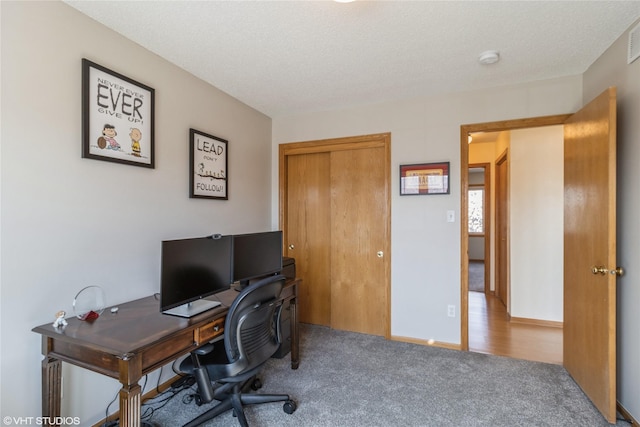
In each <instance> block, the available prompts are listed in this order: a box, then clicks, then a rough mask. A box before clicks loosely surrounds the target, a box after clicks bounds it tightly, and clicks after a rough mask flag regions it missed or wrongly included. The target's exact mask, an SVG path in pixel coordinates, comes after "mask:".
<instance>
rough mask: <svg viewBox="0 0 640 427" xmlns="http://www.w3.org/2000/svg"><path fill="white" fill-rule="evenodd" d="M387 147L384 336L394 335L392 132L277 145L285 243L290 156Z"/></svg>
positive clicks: (386, 337)
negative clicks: (392, 330)
mask: <svg viewBox="0 0 640 427" xmlns="http://www.w3.org/2000/svg"><path fill="white" fill-rule="evenodd" d="M380 147H382V148H384V153H385V154H384V155H385V162H384V165H385V166H384V176H385V187H386V188H387V190H388V191H387V201H386V203H387V206H386V209H387V212H389V214H388V215H387V218H385V219H384V221H385V222H386V224H385V230H386V236H385V237H384V246H385V247H384V248H383V253H384V258H383V260H384V277H385V280H384V282H385V283H384V285H385V288H386V289H385V295H386V305H387V306H386V308H385V317H386V319H385V322H384V323H385V325H384V337H385V339H390V338H391V194H392V192H391V133H390V132H387V133H378V134H369V135H360V136H349V137H342V138H331V139H322V140H315V141H303V142H290V143H283V144H279V145H278V180H279V181H278V202H279V226H280V229H281V230H282V233H283V242H287V239H288V233H287V223H288V217H287V215H288V193H287V178H288V170H287V165H288V161H287V157H288V156H294V155H300V154H311V153H326V152H331V151H343V150H358V149H366V148H380ZM283 251H284V248H283Z"/></svg>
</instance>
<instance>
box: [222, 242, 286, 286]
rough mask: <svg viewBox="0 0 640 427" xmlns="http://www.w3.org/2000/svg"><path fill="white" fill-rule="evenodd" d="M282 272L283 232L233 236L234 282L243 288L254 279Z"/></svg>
mask: <svg viewBox="0 0 640 427" xmlns="http://www.w3.org/2000/svg"><path fill="white" fill-rule="evenodd" d="M280 271H282V231H266V232H262V233H251V234H236V235H234V236H233V280H234V281H236V282H240V287H241V288H243V287H245V286H247V285H248V284H249V282H250V281H251V280H252V279H259V278H262V277H266V276H269V275H271V274H276V273H279V272H280Z"/></svg>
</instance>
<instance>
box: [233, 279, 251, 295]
mask: <svg viewBox="0 0 640 427" xmlns="http://www.w3.org/2000/svg"><path fill="white" fill-rule="evenodd" d="M249 284H250V281H249V280H240V281H239V282H236V283H235V284H234V286H233V289H235V290H236V291H238V292H241V291H242V290H243V289H244V288H246V287H247V286H249Z"/></svg>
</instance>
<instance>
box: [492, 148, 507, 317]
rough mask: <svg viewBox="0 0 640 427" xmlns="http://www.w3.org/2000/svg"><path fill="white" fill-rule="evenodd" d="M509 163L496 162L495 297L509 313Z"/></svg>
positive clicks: (499, 159) (501, 157)
mask: <svg viewBox="0 0 640 427" xmlns="http://www.w3.org/2000/svg"><path fill="white" fill-rule="evenodd" d="M508 180H509V163H508V160H507V154H506V153H504V154H503V155H501V156H500V157H499V158H498V160H497V161H496V289H495V291H496V296H497V297H498V298H499V299H500V301H502V303H503V304H504V305H505V307H507V312H509V185H508V182H509V181H508Z"/></svg>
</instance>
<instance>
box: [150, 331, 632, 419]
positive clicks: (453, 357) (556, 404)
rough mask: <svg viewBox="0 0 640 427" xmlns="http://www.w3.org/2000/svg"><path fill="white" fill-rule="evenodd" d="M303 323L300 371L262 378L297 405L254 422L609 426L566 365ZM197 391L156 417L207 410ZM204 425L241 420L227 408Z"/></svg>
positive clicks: (286, 369) (281, 364)
mask: <svg viewBox="0 0 640 427" xmlns="http://www.w3.org/2000/svg"><path fill="white" fill-rule="evenodd" d="M300 326H301V327H300V334H301V362H300V368H299V369H298V370H295V371H294V370H291V369H290V362H289V357H288V356H287V357H285V358H284V359H271V360H270V361H269V362H268V364H267V366H266V367H265V369H264V373H263V374H262V375H261V379H262V382H263V384H264V387H263V388H262V390H261V391H263V392H274V393H281V392H285V393H289V394H291V395H292V396H293V397H294V398H295V400H296V401H297V403H298V410H297V411H296V412H295V413H293V414H291V415H288V414H286V413H284V412H283V410H282V404H281V403H270V404H265V405H258V406H252V407H249V408H248V409H247V410H246V411H245V412H246V414H247V418H248V420H249V424H250V425H251V426H252V427H258V426H277V427H282V426H295V427H299V426H305V427H315V426H341V427H342V426H354V427H356V426H363V427H364V426H366V427H370V426H384V427H388V426H505V427H506V426H508V427H516V426H526V427H531V426H609V424H608V423H607V422H606V421H605V419H604V418H603V417H602V416H601V415H600V413H599V412H598V411H597V410H596V409H595V407H594V406H593V405H592V404H591V402H590V401H589V400H588V399H587V397H586V396H585V395H584V394H583V393H582V391H581V390H580V389H579V388H578V386H577V385H576V384H575V383H574V382H573V380H572V379H571V378H570V377H569V375H568V374H567V372H566V371H565V370H564V369H563V368H562V367H561V366H558V365H551V364H544V363H536V362H528V361H522V360H515V359H508V358H504V357H499V356H490V355H484V354H478V353H470V352H461V351H455V350H447V349H441V348H435V347H428V346H421V345H415V344H407V343H399V342H394V341H387V340H385V339H383V338H381V337H375V336H369V335H362V334H356V333H350V332H343V331H335V330H331V329H329V328H325V327H320V326H312V325H305V324H302V325H300ZM192 393H193V390H187V391H182V392H180V393H177V394H176V397H175V398H173V399H171V400H170V401H169V403H168V404H166V406H164V407H162V408H161V409H157V410H156V411H155V412H154V413H153V416H152V418H151V419H149V420H148V421H149V422H151V423H153V425H155V426H162V427H175V426H180V425H182V424H184V423H185V422H187V421H189V420H190V419H192V418H195V416H196V415H198V414H199V413H201V412H203V411H204V410H205V409H206V407H204V406H202V407H198V406H196V405H195V403H193V402H191V403H183V400H188V399H187V397H188V395H189V394H192ZM153 406H154V405H145V406H143V413H144V412H145V410H147V411H148V410H149V408H150V407H153ZM156 406H159V405H156ZM204 425H205V426H237V425H238V423H237V420H236V419H235V418H233V417H232V415H231V412H227V413H226V414H224V415H223V416H220V417H218V418H216V419H214V420H211V421H209V422H207V423H206V424H204ZM617 425H618V426H628V424H627V423H625V422H623V421H619V422H618V424H617Z"/></svg>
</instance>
